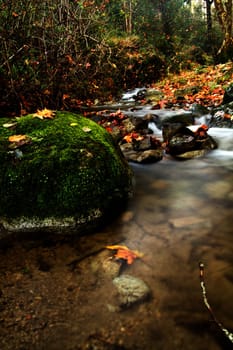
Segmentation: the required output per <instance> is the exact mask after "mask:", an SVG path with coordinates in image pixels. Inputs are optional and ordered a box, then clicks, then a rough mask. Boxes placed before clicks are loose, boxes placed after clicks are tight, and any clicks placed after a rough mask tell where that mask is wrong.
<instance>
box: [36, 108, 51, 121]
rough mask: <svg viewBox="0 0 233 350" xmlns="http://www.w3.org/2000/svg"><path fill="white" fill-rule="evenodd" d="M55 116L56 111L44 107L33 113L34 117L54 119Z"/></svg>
mask: <svg viewBox="0 0 233 350" xmlns="http://www.w3.org/2000/svg"><path fill="white" fill-rule="evenodd" d="M54 116H55V111H52V110H51V109H47V108H44V109H42V110H41V111H40V110H39V109H38V110H37V112H36V113H34V114H33V118H39V119H53V118H54Z"/></svg>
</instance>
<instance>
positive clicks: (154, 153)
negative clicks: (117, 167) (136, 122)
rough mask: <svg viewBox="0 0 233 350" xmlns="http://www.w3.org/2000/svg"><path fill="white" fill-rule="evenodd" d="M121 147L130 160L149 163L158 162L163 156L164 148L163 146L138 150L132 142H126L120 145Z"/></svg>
mask: <svg viewBox="0 0 233 350" xmlns="http://www.w3.org/2000/svg"><path fill="white" fill-rule="evenodd" d="M120 148H121V150H122V152H123V154H124V156H125V158H126V159H127V160H128V161H129V162H134V163H142V164H148V163H154V162H158V161H160V160H161V159H162V158H163V149H162V148H161V147H159V148H158V149H147V150H142V151H138V150H135V148H134V145H133V144H132V143H124V144H122V145H120Z"/></svg>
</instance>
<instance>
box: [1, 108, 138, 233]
mask: <svg viewBox="0 0 233 350" xmlns="http://www.w3.org/2000/svg"><path fill="white" fill-rule="evenodd" d="M48 116H49V113H48V115H47V116H46V118H45V117H43V115H42V116H40V115H38V117H36V116H35V115H27V116H24V117H20V118H17V119H15V120H12V119H3V118H0V162H1V167H0V225H1V228H2V229H1V228H0V236H1V231H2V232H3V231H4V230H5V229H6V230H7V231H9V230H10V231H12V230H17V231H18V230H23V231H24V230H38V229H41V228H43V229H44V228H47V229H56V230H57V229H59V228H61V229H62V230H64V229H65V228H67V229H69V230H70V229H74V230H77V231H79V229H80V230H83V229H85V228H86V227H87V226H91V227H92V226H95V225H96V224H97V223H98V222H100V221H101V220H103V219H104V218H105V217H109V216H110V215H112V214H114V213H115V212H117V210H118V209H119V208H120V207H121V206H122V205H123V204H124V203H125V202H126V200H127V198H128V196H129V193H130V192H131V179H132V173H131V170H130V167H129V165H128V163H127V162H126V160H125V159H124V157H123V155H122V153H121V151H120V150H119V148H118V146H116V144H115V143H114V140H113V138H112V136H111V135H110V134H109V133H108V132H107V131H106V130H105V129H104V128H102V127H101V126H99V125H98V124H97V123H95V122H93V121H91V120H89V119H87V118H85V117H83V116H80V115H77V114H73V113H69V112H56V113H54V115H53V116H52V115H50V116H49V118H48Z"/></svg>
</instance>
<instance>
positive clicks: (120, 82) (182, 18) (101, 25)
mask: <svg viewBox="0 0 233 350" xmlns="http://www.w3.org/2000/svg"><path fill="white" fill-rule="evenodd" d="M0 11H1V12H0V39H1V40H0V53H1V54H0V111H1V116H6V115H7V116H11V115H23V114H26V113H29V112H34V111H35V110H36V109H37V108H39V109H41V108H45V107H47V108H50V109H69V110H78V108H79V106H80V105H82V104H87V105H88V104H91V103H94V102H95V101H97V100H98V101H99V102H101V101H103V100H105V101H106V100H111V99H112V98H113V97H117V96H118V95H119V94H120V93H121V92H122V90H126V89H129V88H132V87H135V86H137V87H138V86H147V85H148V84H152V83H154V82H156V81H158V80H159V79H161V78H162V77H164V76H166V74H168V73H171V72H179V71H181V70H184V69H193V67H194V66H195V65H197V64H199V65H211V64H216V63H220V62H226V61H227V60H231V58H232V56H233V55H232V53H233V50H232V0H228V1H219V0H215V1H213V0H203V1H198V0H196V1H194V0H193V1H190V0H189V1H184V0H114V1H111V0H96V1H94V0H82V1H76V0H53V1H52V0H40V1H38V0H21V1H18V0H11V1H0Z"/></svg>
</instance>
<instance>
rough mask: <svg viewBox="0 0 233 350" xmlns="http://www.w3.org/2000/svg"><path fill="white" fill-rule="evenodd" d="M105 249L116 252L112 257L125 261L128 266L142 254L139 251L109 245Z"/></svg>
mask: <svg viewBox="0 0 233 350" xmlns="http://www.w3.org/2000/svg"><path fill="white" fill-rule="evenodd" d="M106 248H107V249H110V250H116V254H115V255H114V257H115V258H116V259H123V260H125V261H126V262H127V264H128V265H131V264H132V263H133V262H134V260H135V259H137V258H141V257H142V256H143V254H142V253H140V252H139V251H137V250H131V249H129V248H128V247H127V246H124V245H110V246H106Z"/></svg>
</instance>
